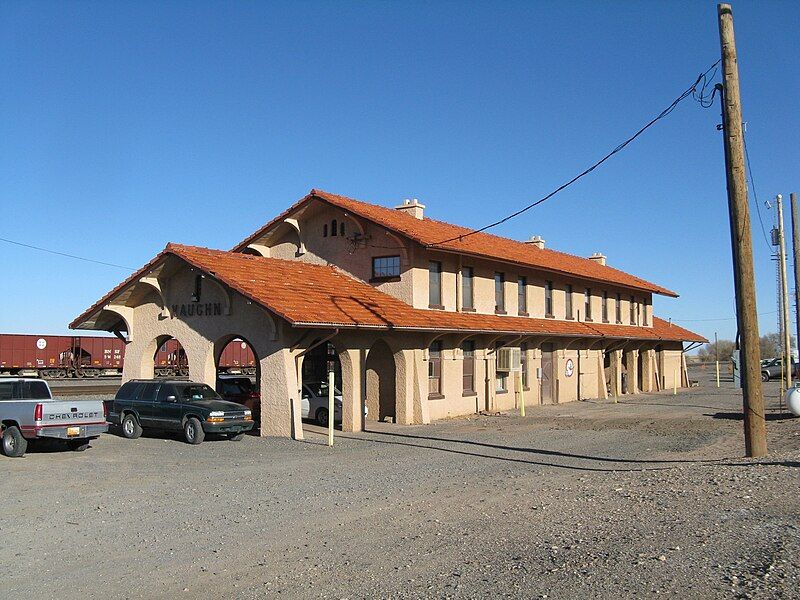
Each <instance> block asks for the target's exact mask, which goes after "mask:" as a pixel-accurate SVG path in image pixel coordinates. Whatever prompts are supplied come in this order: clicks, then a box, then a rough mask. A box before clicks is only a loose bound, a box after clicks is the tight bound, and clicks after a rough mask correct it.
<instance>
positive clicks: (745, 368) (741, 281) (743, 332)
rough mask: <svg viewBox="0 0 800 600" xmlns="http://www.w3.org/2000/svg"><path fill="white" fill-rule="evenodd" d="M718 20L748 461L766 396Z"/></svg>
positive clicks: (725, 10)
mask: <svg viewBox="0 0 800 600" xmlns="http://www.w3.org/2000/svg"><path fill="white" fill-rule="evenodd" d="M717 16H718V20H719V41H720V50H721V54H722V82H723V85H722V106H723V111H722V129H723V133H724V146H725V170H726V174H727V187H728V210H729V212H730V222H731V242H732V244H733V248H732V251H733V272H734V284H735V286H736V322H737V326H738V329H739V339H740V346H741V370H740V372H741V376H742V409H743V412H744V445H745V452H746V454H747V456H752V457H759V456H765V455H766V454H767V428H766V421H765V419H764V396H763V394H762V391H761V364H760V363H761V350H760V348H759V339H758V314H757V311H756V285H755V279H754V276H753V243H752V242H753V240H752V236H751V229H750V211H749V209H748V201H747V181H746V179H745V170H744V140H743V137H742V136H743V132H742V106H741V98H740V96H739V67H738V65H737V63H736V42H735V40H734V35H733V11H732V10H731V5H730V4H719V5H717Z"/></svg>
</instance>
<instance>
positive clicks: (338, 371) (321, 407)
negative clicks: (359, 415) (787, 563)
mask: <svg viewBox="0 0 800 600" xmlns="http://www.w3.org/2000/svg"><path fill="white" fill-rule="evenodd" d="M330 367H333V387H334V392H333V393H334V412H335V416H334V424H337V423H340V422H341V419H342V362H341V360H340V359H339V352H338V351H337V350H336V347H335V346H334V345H333V344H332V343H331V342H325V343H323V344H320V345H319V346H317V347H315V348H312V349H311V350H310V351H309V352H308V353H307V354H305V355H304V356H303V367H302V373H301V382H300V387H301V394H300V399H301V400H300V403H301V416H302V418H303V419H304V420H308V421H312V422H314V423H316V424H317V425H327V422H328V421H327V419H328V412H329V411H328V370H329V368H330Z"/></svg>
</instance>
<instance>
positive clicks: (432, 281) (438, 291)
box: [428, 260, 442, 308]
mask: <svg viewBox="0 0 800 600" xmlns="http://www.w3.org/2000/svg"><path fill="white" fill-rule="evenodd" d="M428 306H430V307H432V308H434V307H435V308H439V307H441V306H442V263H440V262H438V261H435V260H432V261H430V262H429V263H428Z"/></svg>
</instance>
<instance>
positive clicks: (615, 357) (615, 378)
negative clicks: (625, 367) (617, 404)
mask: <svg viewBox="0 0 800 600" xmlns="http://www.w3.org/2000/svg"><path fill="white" fill-rule="evenodd" d="M621 395H622V350H612V351H611V397H612V398H619V397H620V396H621Z"/></svg>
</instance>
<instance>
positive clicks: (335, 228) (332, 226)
mask: <svg viewBox="0 0 800 600" xmlns="http://www.w3.org/2000/svg"><path fill="white" fill-rule="evenodd" d="M337 232H338V227H336V219H334V220H333V221H331V235H332V236H333V237H336V234H337Z"/></svg>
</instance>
